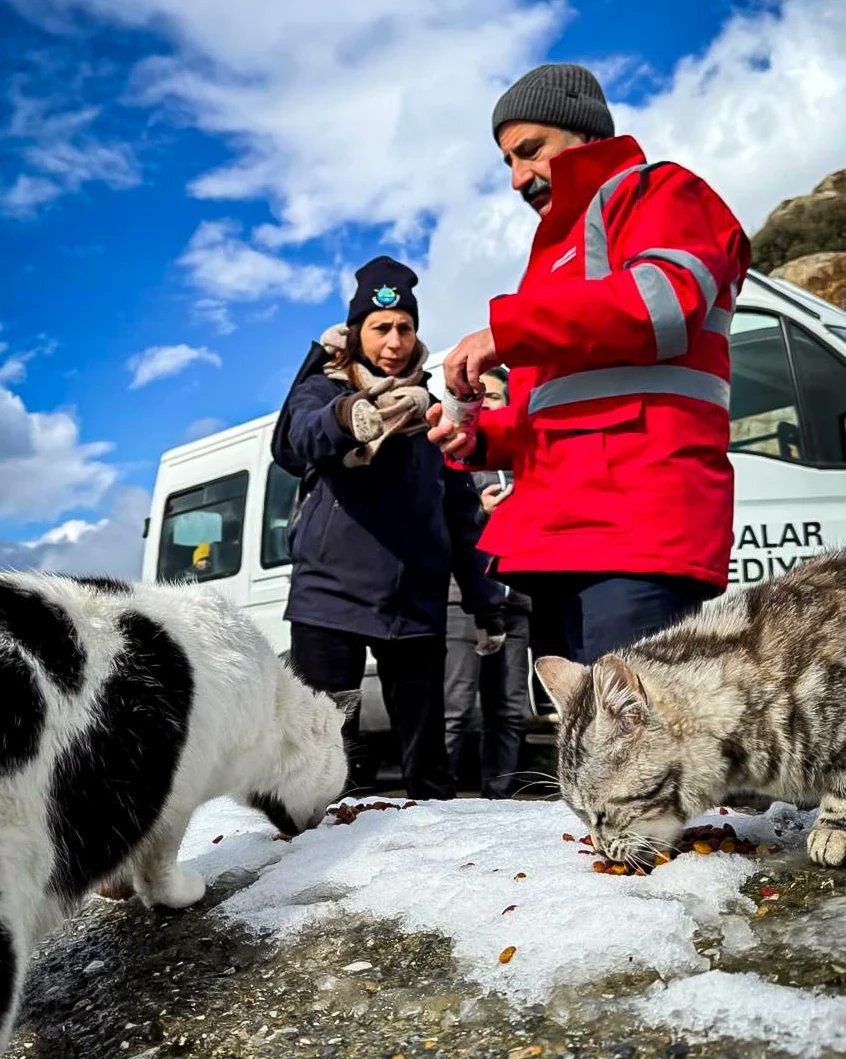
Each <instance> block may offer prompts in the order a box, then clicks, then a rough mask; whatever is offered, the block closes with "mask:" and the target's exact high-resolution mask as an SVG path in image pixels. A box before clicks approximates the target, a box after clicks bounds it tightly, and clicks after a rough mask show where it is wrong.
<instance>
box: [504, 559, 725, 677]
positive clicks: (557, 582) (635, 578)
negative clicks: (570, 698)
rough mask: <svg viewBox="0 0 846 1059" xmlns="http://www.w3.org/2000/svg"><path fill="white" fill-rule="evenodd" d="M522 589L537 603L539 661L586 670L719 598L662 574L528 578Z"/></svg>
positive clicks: (534, 614) (705, 588)
mask: <svg viewBox="0 0 846 1059" xmlns="http://www.w3.org/2000/svg"><path fill="white" fill-rule="evenodd" d="M519 588H520V590H521V591H523V592H526V593H528V594H529V595H530V596H531V597H532V648H533V651H534V655H535V657H536V658H540V657H542V656H543V655H550V654H551V655H560V656H562V657H564V658H569V659H571V660H572V661H573V662H582V663H583V664H584V665H590V664H591V663H592V662H595V661H596V659H597V658H599V657H600V655H603V654H605V653H606V652H608V651H613V650H615V649H616V648H619V647H625V646H626V645H627V644H630V643H632V642H633V641H634V640H637V639H639V638H640V637H641V636H647V635H649V633H653V632H657V631H658V630H659V629H662V628H664V627H665V626H667V625H670V624H672V623H673V622H674V621H676V620H678V619H679V618H681V617H683V616H684V615H685V614H689V613H692V612H693V611H696V610H698V609H699V607H700V606H701V605H702V603H703V602H704V601H705V600H706V599H710V598H712V597H713V596H715V595H716V594H717V591H716V589H715V588H714V587H713V586H712V585H709V584H706V583H705V582H704V581H696V580H694V579H693V578H687V577H669V576H664V575H660V574H655V575H650V574H639V575H634V574H633V575H623V574H558V573H552V574H525V575H523V576H522V577H521V578H520V582H519Z"/></svg>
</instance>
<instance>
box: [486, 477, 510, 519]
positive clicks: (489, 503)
mask: <svg viewBox="0 0 846 1059" xmlns="http://www.w3.org/2000/svg"><path fill="white" fill-rule="evenodd" d="M513 492H514V486H513V485H511V484H509V485H506V486H505V488H503V487H502V486H501V485H499V484H497V483H495V484H493V485H486V486H485V488H484V489H483V490H482V492H481V494H480V499H481V501H482V510H483V511H484V512H485V514H486V515H490V513H491V512H492V511H493V510H494V508H496V507H499V505H500V504H501V503H502V502H503V500H505V499H506V498H507V497H509V496H511V494H512V493H513Z"/></svg>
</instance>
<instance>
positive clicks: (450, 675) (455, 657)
mask: <svg viewBox="0 0 846 1059" xmlns="http://www.w3.org/2000/svg"><path fill="white" fill-rule="evenodd" d="M505 632H506V639H505V643H504V644H503V646H502V648H501V649H500V650H499V651H497V653H496V654H494V655H487V656H486V657H485V658H480V657H479V655H477V654H476V652H475V650H474V648H475V646H476V623H475V621H474V620H473V616H472V615H471V614H465V613H464V611H463V610H462V609H461V607H460V606H459V605H458V604H457V603H450V605H449V610H448V614H447V660H446V681H445V685H444V696H445V716H446V745H447V758H448V760H449V765H450V768H451V769H452V772H453V775H456V776H457V774H458V769H459V762H460V759H461V751H462V747H463V745H464V743H465V742H466V740H467V736H468V735H469V733H470V731H471V730H472V729H473V727H474V722H475V720H476V697H477V694H478V698H479V703H480V706H481V713H482V736H481V746H480V758H481V760H480V765H481V794H482V797H483V798H509V797H511V795H512V793H513V791H514V788H515V784H516V776H515V773H516V771H517V763H518V758H519V756H520V743H521V741H522V738H523V732H524V730H525V727H526V721H527V720H528V716H529V697H528V678H529V616H528V614H525V613H523V612H522V611H519V610H516V609H512V608H507V609H506V612H505Z"/></svg>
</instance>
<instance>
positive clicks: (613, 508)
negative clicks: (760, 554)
mask: <svg viewBox="0 0 846 1059" xmlns="http://www.w3.org/2000/svg"><path fill="white" fill-rule="evenodd" d="M748 265H749V243H748V240H747V238H746V236H745V235H744V233H743V231H742V229H741V227H740V224H739V223H738V221H737V220H736V218H735V217H734V216H733V214H732V213H731V212H730V210H729V209H728V207H727V206H726V205H725V204H724V203H723V202H722V200H721V199H720V198H719V197H718V196H717V195H716V194H715V193H714V192H713V191H712V190H711V189H710V188H709V187H708V185H707V184H705V182H704V181H702V180H701V179H699V178H698V177H696V176H695V175H694V174H692V173H690V172H688V171H687V170H686V169H683V168H682V167H681V166H678V165H675V164H674V163H670V162H659V163H654V164H651V165H650V164H647V163H646V161H645V159H644V156H643V154H642V152H641V150H640V148H639V147H638V145H637V143H636V142H635V141H634V140H633V139H632V138H631V137H628V136H623V137H615V138H612V139H608V140H602V141H598V142H596V143H591V144H586V145H584V146H580V147H575V148H571V149H568V150H565V151H563V152H562V153H561V154H560V155H558V156H557V157H556V158H555V159H553V162H552V208H551V210H550V212H549V213H548V214H547V216H546V217H544V218H543V219H542V220H541V221H540V223H539V225H538V229H537V233H536V236H535V240H534V243H533V246H532V251H531V256H530V258H529V264H528V268H527V270H526V273H525V275H524V277H523V280H522V282H521V284H520V288H519V290H518V292H517V293H516V294H512V295H505V296H503V297H500V298H495V299H494V300H493V301H492V302H491V307H490V319H491V329H492V332H493V336H494V342H495V345H496V348H497V351H498V353H499V355H500V357H501V359H502V361H503V362H504V363H505V364H507V365H508V366H509V367H510V368H511V369H512V371H511V376H510V380H509V392H510V404H509V406H508V407H507V408H505V409H500V410H497V411H490V412H484V413H483V414H482V420H481V429H482V433H483V435H484V438H485V444H486V466H488V467H511V468H512V469H513V472H514V484H515V488H514V494H513V495H512V496H511V497H510V498H509V500H508V501H507V502H506V503H504V504H502V505H501V506H500V507H499V508H497V510H496V511H495V512H494V513H493V515H492V517H491V519H490V521H489V523H488V526H487V528H486V530H485V533H484V535H483V537H482V541H481V543H480V547H482V548H483V549H484V550H485V551H486V552H489V553H491V554H493V555H495V556H497V560H498V562H497V565H498V569H499V570H500V571H502V572H503V573H509V572H518V571H536V570H564V571H568V570H569V571H586V572H605V571H607V572H620V573H664V574H675V575H681V576H688V577H694V578H698V579H700V580H704V581H707V582H710V583H712V584H714V585H716V586H718V587H720V588H724V587H725V584H726V579H727V572H728V559H729V550H730V546H731V525H732V510H733V476H732V469H731V465H730V463H729V461H728V457H727V448H728V440H729V415H728V409H729V383H730V369H729V355H728V335H729V326H730V323H731V316H732V313H733V311H734V304H735V299H736V297H737V292H738V290H739V287H740V284H741V283H742V281H743V278H744V276H745V274H746V270H747V268H748Z"/></svg>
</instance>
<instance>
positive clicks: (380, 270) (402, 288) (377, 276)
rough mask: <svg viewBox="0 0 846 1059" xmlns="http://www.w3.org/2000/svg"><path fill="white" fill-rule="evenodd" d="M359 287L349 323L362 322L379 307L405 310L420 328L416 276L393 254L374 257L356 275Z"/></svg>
mask: <svg viewBox="0 0 846 1059" xmlns="http://www.w3.org/2000/svg"><path fill="white" fill-rule="evenodd" d="M355 278H356V283H357V286H356V290H355V294H353V296H352V299H351V301H350V308H349V312H348V313H347V323H348V324H360V323H361V321H362V320H363V319H364V318H365V316H369V315H370V313H375V312H377V311H378V310H379V309H404V310H405V311H406V312H407V313H409V314H410V316H411V319H412V320H413V321H414V330H415V331H417V330H418V324H419V320H418V316H417V299H416V298H415V297H414V293H413V290H412V288H414V287H416V286H417V276H416V274H415V273H414V272H413V271H412V270H411V269H410V268H409V267H408V265H403V264H402V262H400V261H394V259H393V258H392V257H374V258H373V260H372V261H368V262H367V264H366V265H362V266H361V268H360V269H359V270H358V272H356V274H355Z"/></svg>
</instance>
